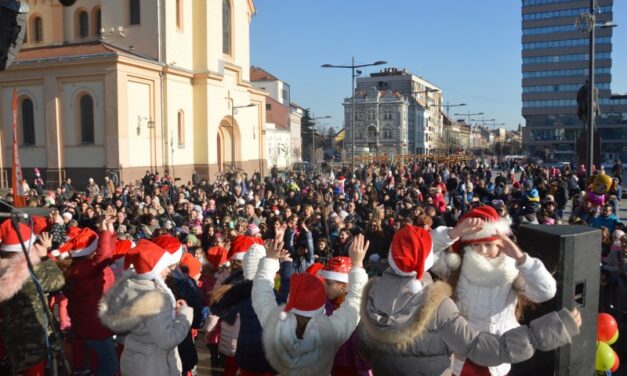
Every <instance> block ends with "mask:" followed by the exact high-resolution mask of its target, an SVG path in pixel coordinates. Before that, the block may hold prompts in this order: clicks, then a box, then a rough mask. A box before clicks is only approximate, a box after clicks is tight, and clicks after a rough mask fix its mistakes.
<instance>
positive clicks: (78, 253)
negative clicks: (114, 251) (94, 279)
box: [53, 227, 98, 258]
mask: <svg viewBox="0 0 627 376" xmlns="http://www.w3.org/2000/svg"><path fill="white" fill-rule="evenodd" d="M96 248H98V234H96V233H95V232H94V231H93V230H92V229H90V228H87V227H85V228H83V229H82V230H81V232H80V233H78V235H76V236H75V237H73V238H72V239H70V240H69V241H67V242H65V243H64V244H62V245H61V246H60V247H59V249H58V251H59V252H60V254H61V257H62V258H65V257H63V254H67V253H69V254H70V256H72V257H83V256H88V255H90V254H92V253H93V252H94V251H95V250H96ZM53 256H56V254H53Z"/></svg>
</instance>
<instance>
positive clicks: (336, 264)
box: [317, 256, 370, 376]
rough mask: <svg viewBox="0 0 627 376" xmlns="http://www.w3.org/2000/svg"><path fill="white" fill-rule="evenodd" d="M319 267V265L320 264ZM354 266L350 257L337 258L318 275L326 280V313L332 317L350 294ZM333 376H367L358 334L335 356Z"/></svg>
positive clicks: (367, 368)
mask: <svg viewBox="0 0 627 376" xmlns="http://www.w3.org/2000/svg"><path fill="white" fill-rule="evenodd" d="M318 265H319V264H318ZM351 267H352V264H351V259H350V257H345V256H337V257H333V258H331V259H330V260H329V261H327V263H326V265H325V266H324V268H322V269H321V270H319V271H318V272H317V275H318V276H320V277H322V278H323V279H324V287H325V289H326V292H327V302H326V305H325V307H324V308H325V313H326V314H327V316H331V315H332V314H333V312H335V311H336V310H337V309H339V308H340V307H341V305H342V303H344V300H345V299H346V295H347V293H348V287H349V286H348V275H349V273H350V270H351ZM331 375H332V376H367V375H370V369H369V367H368V364H367V363H366V361H365V359H363V358H362V357H361V356H360V354H359V350H358V348H357V332H353V334H351V336H350V338H349V339H348V341H346V342H345V343H344V344H343V345H342V347H340V349H339V350H338V352H337V354H335V360H334V361H333V368H332V369H331Z"/></svg>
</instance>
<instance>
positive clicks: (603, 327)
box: [597, 313, 618, 342]
mask: <svg viewBox="0 0 627 376" xmlns="http://www.w3.org/2000/svg"><path fill="white" fill-rule="evenodd" d="M617 331H618V325H617V324H616V320H614V317H612V315H609V314H607V313H599V315H598V316H597V340H598V341H600V342H607V341H609V340H610V339H612V337H614V335H615V334H616V332H617Z"/></svg>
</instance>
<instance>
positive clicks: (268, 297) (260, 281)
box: [251, 240, 283, 327]
mask: <svg viewBox="0 0 627 376" xmlns="http://www.w3.org/2000/svg"><path fill="white" fill-rule="evenodd" d="M282 249H283V242H280V241H276V240H269V241H267V242H266V257H264V258H263V259H261V261H260V262H259V267H258V268H257V274H256V275H255V279H254V280H253V289H252V293H251V298H252V303H253V309H254V310H255V314H257V318H258V319H259V322H260V323H261V326H262V327H263V325H264V324H265V323H266V322H267V319H268V317H269V316H270V313H271V312H272V311H273V310H275V309H276V308H277V307H278V304H277V301H276V296H275V295H274V277H275V276H276V273H277V271H278V270H279V253H280V252H281V250H282Z"/></svg>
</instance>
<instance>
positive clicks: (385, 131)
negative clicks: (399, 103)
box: [383, 127, 392, 139]
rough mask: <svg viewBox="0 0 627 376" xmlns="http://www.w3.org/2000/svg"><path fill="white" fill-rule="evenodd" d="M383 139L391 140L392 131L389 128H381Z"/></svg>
mask: <svg viewBox="0 0 627 376" xmlns="http://www.w3.org/2000/svg"><path fill="white" fill-rule="evenodd" d="M383 138H384V139H390V138H392V129H391V128H387V127H386V128H383Z"/></svg>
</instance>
